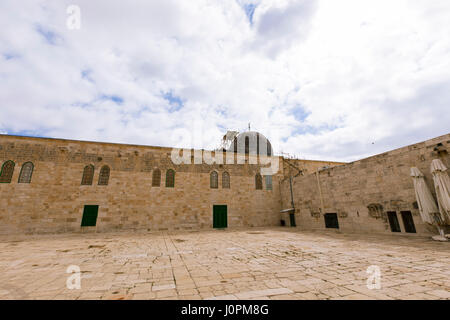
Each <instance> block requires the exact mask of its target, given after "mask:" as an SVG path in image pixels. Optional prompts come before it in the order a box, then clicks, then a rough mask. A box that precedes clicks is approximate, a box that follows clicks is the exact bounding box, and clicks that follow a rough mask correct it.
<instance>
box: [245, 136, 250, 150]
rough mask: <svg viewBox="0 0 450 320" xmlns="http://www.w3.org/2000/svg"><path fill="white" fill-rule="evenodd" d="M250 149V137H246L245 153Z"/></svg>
mask: <svg viewBox="0 0 450 320" xmlns="http://www.w3.org/2000/svg"><path fill="white" fill-rule="evenodd" d="M249 150H250V138H249V137H248V136H247V137H245V154H248V153H249Z"/></svg>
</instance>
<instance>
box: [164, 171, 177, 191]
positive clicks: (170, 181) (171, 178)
mask: <svg viewBox="0 0 450 320" xmlns="http://www.w3.org/2000/svg"><path fill="white" fill-rule="evenodd" d="M174 187H175V171H173V170H172V169H169V170H167V171H166V188H174Z"/></svg>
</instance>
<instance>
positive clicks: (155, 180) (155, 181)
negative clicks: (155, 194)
mask: <svg viewBox="0 0 450 320" xmlns="http://www.w3.org/2000/svg"><path fill="white" fill-rule="evenodd" d="M160 185H161V170H159V169H155V170H153V176H152V187H159V186H160Z"/></svg>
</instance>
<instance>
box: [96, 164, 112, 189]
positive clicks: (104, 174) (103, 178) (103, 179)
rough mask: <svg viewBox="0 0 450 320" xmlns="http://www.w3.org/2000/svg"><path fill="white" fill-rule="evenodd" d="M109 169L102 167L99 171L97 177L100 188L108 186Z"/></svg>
mask: <svg viewBox="0 0 450 320" xmlns="http://www.w3.org/2000/svg"><path fill="white" fill-rule="evenodd" d="M109 171H110V170H109V167H108V166H106V165H105V166H103V167H102V168H101V169H100V174H99V176H98V185H100V186H107V185H108V181H109Z"/></svg>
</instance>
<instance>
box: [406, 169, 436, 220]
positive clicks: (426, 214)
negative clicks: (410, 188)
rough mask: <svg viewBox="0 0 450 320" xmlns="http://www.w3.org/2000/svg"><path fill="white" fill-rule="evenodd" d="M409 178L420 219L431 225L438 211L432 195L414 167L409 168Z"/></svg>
mask: <svg viewBox="0 0 450 320" xmlns="http://www.w3.org/2000/svg"><path fill="white" fill-rule="evenodd" d="M411 177H413V181H414V191H415V193H416V200H417V205H418V207H419V212H420V217H421V218H422V220H423V221H424V222H427V223H429V224H433V222H435V220H434V218H433V216H434V215H436V214H439V209H438V207H437V205H436V201H435V200H434V198H433V195H432V194H431V192H430V189H428V186H427V184H426V183H425V179H424V176H423V174H422V172H420V170H419V169H417V168H416V167H412V168H411Z"/></svg>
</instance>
